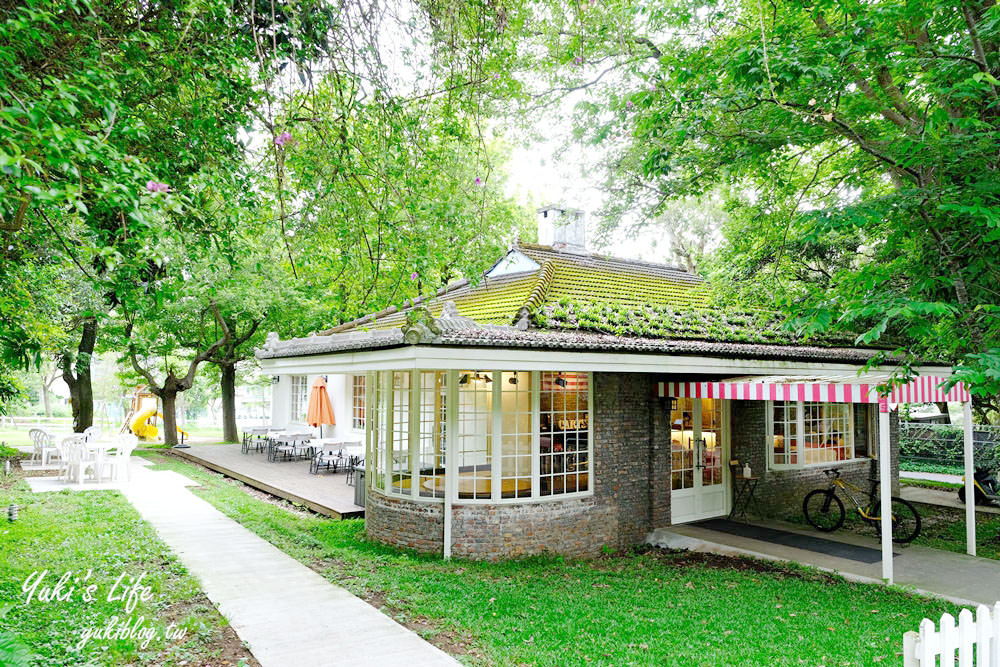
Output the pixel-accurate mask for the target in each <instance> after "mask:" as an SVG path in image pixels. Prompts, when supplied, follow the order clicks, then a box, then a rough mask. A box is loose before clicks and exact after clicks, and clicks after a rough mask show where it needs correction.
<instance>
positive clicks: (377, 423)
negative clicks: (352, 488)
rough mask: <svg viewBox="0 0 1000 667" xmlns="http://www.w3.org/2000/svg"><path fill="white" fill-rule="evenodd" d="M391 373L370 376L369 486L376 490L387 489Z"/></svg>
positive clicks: (385, 372)
mask: <svg viewBox="0 0 1000 667" xmlns="http://www.w3.org/2000/svg"><path fill="white" fill-rule="evenodd" d="M391 374H392V373H391V371H379V372H377V373H372V374H370V376H369V378H370V379H371V380H372V382H371V383H370V384H369V389H370V391H369V395H370V400H371V404H372V410H371V413H370V418H371V422H370V423H369V424H368V429H367V433H368V437H369V441H370V445H369V447H368V451H369V452H370V454H369V456H370V459H371V460H370V466H371V467H370V469H369V472H370V474H371V481H370V482H369V486H370V487H371V488H375V489H385V458H386V457H385V446H386V439H387V438H386V434H385V428H386V402H385V399H384V397H385V395H386V391H387V385H388V383H389V376H390V375H391Z"/></svg>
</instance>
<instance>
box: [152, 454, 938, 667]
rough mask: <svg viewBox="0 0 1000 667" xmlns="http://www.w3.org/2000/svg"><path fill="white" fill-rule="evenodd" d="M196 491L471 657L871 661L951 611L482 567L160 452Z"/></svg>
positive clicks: (697, 573)
mask: <svg viewBox="0 0 1000 667" xmlns="http://www.w3.org/2000/svg"><path fill="white" fill-rule="evenodd" d="M144 455H145V456H147V457H148V458H150V459H152V460H153V461H156V462H158V463H159V464H160V465H161V466H162V467H165V468H169V469H171V470H176V471H178V472H180V473H182V474H185V475H187V476H189V477H191V478H193V479H195V480H197V481H198V482H199V483H200V484H201V485H202V487H201V488H200V489H197V490H196V491H195V492H196V493H198V494H199V495H201V496H202V497H203V498H205V499H206V500H208V501H209V502H210V503H212V504H213V505H215V506H216V507H218V508H219V509H220V510H221V511H222V512H224V513H225V514H227V515H228V516H230V517H232V518H233V519H235V520H236V521H239V522H240V523H242V524H243V525H245V526H246V527H247V528H249V529H250V530H252V531H254V532H256V533H257V534H259V535H261V536H262V537H264V538H265V539H267V540H269V541H270V542H272V543H273V544H275V545H276V546H278V547H279V548H281V549H282V550H284V551H285V552H287V553H289V554H290V555H292V556H293V557H295V558H298V559H299V560H301V561H302V562H304V563H306V564H307V565H309V566H310V567H313V568H314V569H316V570H317V571H319V572H320V573H322V574H323V575H324V576H326V577H327V578H329V579H330V580H332V581H335V582H337V583H339V584H341V585H343V586H345V587H347V588H348V589H349V590H351V591H352V592H354V593H356V594H358V595H360V596H362V597H364V598H366V599H368V600H370V601H372V603H373V604H375V605H377V606H381V607H383V609H384V611H386V612H387V613H389V614H390V615H392V616H393V617H394V618H396V619H398V620H400V621H401V622H403V623H406V624H408V625H410V626H411V627H414V628H416V629H417V630H418V631H419V632H421V633H422V634H423V635H424V636H426V637H427V638H428V639H430V640H431V641H434V642H435V643H438V644H439V645H440V646H442V647H443V648H444V649H445V650H447V651H449V652H452V653H453V654H456V655H458V656H459V657H460V658H461V659H462V660H463V661H465V662H467V663H470V664H495V665H521V664H535V665H565V664H587V663H592V664H608V665H611V664H614V665H628V664H634V665H654V664H655V665H723V664H725V665H799V664H807V665H819V664H823V665H871V664H876V663H878V662H884V663H885V664H896V663H898V661H899V657H898V652H899V651H900V650H901V645H902V635H903V633H904V632H905V631H907V630H913V629H916V628H917V626H918V625H919V623H920V620H921V619H922V618H924V617H925V616H926V617H929V618H934V619H936V618H937V617H938V616H940V614H941V613H943V612H945V611H950V612H951V613H953V614H954V613H956V610H955V608H954V606H952V605H950V604H948V603H945V602H941V601H937V600H928V599H924V598H920V597H915V596H912V595H910V594H908V593H905V592H902V591H899V590H892V589H886V588H883V587H878V586H872V585H862V584H853V583H848V582H845V581H844V580H842V579H840V578H835V577H832V576H830V575H827V574H824V573H820V572H818V571H815V570H810V569H805V568H797V567H789V568H785V567H779V566H776V565H773V564H770V563H763V562H759V561H752V560H747V559H725V558H718V557H714V556H703V555H697V554H694V555H692V554H684V553H664V552H659V551H649V552H645V553H636V554H623V555H616V556H608V557H604V558H601V559H598V560H595V561H578V560H563V559H560V558H533V559H530V560H523V561H510V562H502V563H482V562H469V561H460V560H453V561H451V562H444V561H442V560H441V559H440V558H439V557H434V556H421V555H417V554H414V553H409V552H405V551H400V550H397V549H392V548H388V547H384V546H381V545H379V544H376V543H373V542H369V541H367V540H366V539H365V537H364V522H363V521H330V520H327V519H323V518H320V517H317V516H316V515H312V514H309V513H305V512H302V511H298V510H295V508H292V507H291V506H289V505H288V504H287V503H286V504H284V505H283V506H281V505H279V504H276V503H269V502H264V501H262V500H259V499H258V498H256V497H255V496H253V495H251V494H250V493H247V492H246V491H245V487H243V485H242V484H240V483H239V482H235V481H233V480H227V479H225V478H223V477H222V476H220V475H217V474H215V473H212V472H210V471H207V470H205V469H203V468H200V467H197V466H194V465H190V464H187V463H184V462H181V461H178V460H176V459H173V458H167V457H164V456H162V455H160V454H159V453H146V454H144Z"/></svg>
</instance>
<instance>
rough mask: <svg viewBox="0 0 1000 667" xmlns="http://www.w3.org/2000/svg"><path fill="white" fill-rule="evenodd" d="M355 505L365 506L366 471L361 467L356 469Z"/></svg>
mask: <svg viewBox="0 0 1000 667" xmlns="http://www.w3.org/2000/svg"><path fill="white" fill-rule="evenodd" d="M354 504H355V505H357V506H358V507H364V506H365V469H364V468H362V467H359V466H355V467H354Z"/></svg>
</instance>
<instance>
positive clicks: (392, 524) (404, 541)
mask: <svg viewBox="0 0 1000 667" xmlns="http://www.w3.org/2000/svg"><path fill="white" fill-rule="evenodd" d="M365 532H366V533H368V536H369V537H371V538H373V539H376V540H378V541H380V542H385V543H386V544H391V545H393V546H397V547H403V548H404V549H416V550H417V551H421V552H424V553H441V549H442V545H443V544H444V505H442V504H440V503H426V502H415V501H412V500H401V499H398V498H389V497H387V496H383V495H382V494H381V493H379V492H378V491H372V490H371V489H368V493H366V494H365Z"/></svg>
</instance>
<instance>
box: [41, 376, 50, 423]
mask: <svg viewBox="0 0 1000 667" xmlns="http://www.w3.org/2000/svg"><path fill="white" fill-rule="evenodd" d="M42 405H44V406H45V416H46V417H48V418H49V419H52V399H51V397H50V396H49V388H48V386H47V385H46V384H45V380H44V379H43V380H42Z"/></svg>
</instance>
